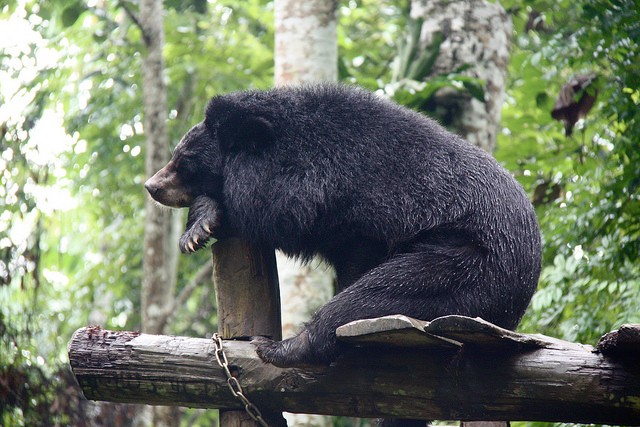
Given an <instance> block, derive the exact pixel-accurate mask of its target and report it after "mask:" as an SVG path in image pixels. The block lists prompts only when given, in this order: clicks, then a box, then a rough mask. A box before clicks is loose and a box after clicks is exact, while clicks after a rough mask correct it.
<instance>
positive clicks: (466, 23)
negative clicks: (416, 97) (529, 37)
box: [411, 0, 513, 152]
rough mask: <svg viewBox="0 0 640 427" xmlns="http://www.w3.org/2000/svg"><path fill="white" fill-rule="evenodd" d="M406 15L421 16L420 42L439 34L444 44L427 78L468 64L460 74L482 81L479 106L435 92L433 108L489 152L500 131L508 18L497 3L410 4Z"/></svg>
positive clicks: (416, 0)
mask: <svg viewBox="0 0 640 427" xmlns="http://www.w3.org/2000/svg"><path fill="white" fill-rule="evenodd" d="M411 16H412V17H413V18H422V19H424V23H423V26H422V40H421V42H422V43H424V45H425V46H428V45H430V44H431V43H432V41H433V37H434V34H435V33H437V32H441V33H442V34H443V35H444V41H443V42H442V44H441V45H440V55H439V56H438V59H437V60H436V63H435V65H434V67H433V71H432V74H442V73H450V72H453V71H455V70H456V69H458V68H459V67H461V66H463V65H467V64H468V65H471V67H470V68H469V69H468V70H466V71H465V72H464V73H465V74H467V75H469V76H472V77H477V78H480V79H482V80H484V81H485V83H486V85H485V94H484V97H485V102H484V103H483V102H481V101H479V100H477V99H475V98H472V97H470V96H465V97H460V96H459V93H458V92H457V91H454V90H449V91H440V93H439V94H438V95H437V101H436V102H437V104H438V108H446V109H447V110H448V111H447V112H446V113H445V115H446V116H447V117H449V118H451V122H446V121H445V123H444V124H445V125H446V126H447V127H448V128H449V129H451V130H452V131H454V132H457V133H458V134H459V135H461V136H462V137H464V138H465V139H467V140H468V141H469V142H471V143H472V144H474V145H477V146H479V147H481V148H483V149H484V150H486V151H488V152H493V150H494V148H495V145H496V136H497V133H498V132H499V129H500V116H501V109H502V101H503V99H504V92H505V79H506V74H507V67H508V65H509V46H510V40H511V33H512V29H513V26H512V23H511V18H510V17H509V15H507V13H506V12H505V10H504V9H503V8H502V7H501V6H500V4H499V3H497V2H489V1H486V0H469V1H464V2H463V1H450V0H412V2H411Z"/></svg>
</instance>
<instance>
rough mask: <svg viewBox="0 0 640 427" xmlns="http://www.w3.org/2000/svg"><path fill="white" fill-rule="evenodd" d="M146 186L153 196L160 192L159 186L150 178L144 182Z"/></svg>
mask: <svg viewBox="0 0 640 427" xmlns="http://www.w3.org/2000/svg"><path fill="white" fill-rule="evenodd" d="M144 188H146V189H147V191H148V192H149V194H151V196H152V197H153V196H154V195H155V194H156V193H157V192H158V188H159V187H158V186H157V185H156V184H155V183H154V182H153V181H152V179H151V178H150V179H148V180H147V182H145V183H144Z"/></svg>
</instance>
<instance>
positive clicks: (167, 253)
mask: <svg viewBox="0 0 640 427" xmlns="http://www.w3.org/2000/svg"><path fill="white" fill-rule="evenodd" d="M139 25H140V29H141V31H142V38H143V40H144V43H145V48H146V52H145V55H144V57H143V63H142V75H143V79H142V91H143V104H144V132H145V135H146V165H145V173H146V175H147V176H151V175H153V174H154V173H155V172H156V171H157V170H158V169H160V168H161V167H163V166H164V165H165V164H166V163H167V162H168V161H169V137H168V133H167V128H166V121H167V94H166V86H165V83H164V60H163V57H162V48H163V45H164V29H163V12H162V1H160V0H142V1H141V2H140V16H139ZM145 213H146V217H145V227H144V254H143V275H142V277H143V279H142V307H141V310H142V331H144V332H146V333H150V334H161V333H163V332H164V330H165V325H166V318H167V315H166V313H167V307H170V306H172V304H173V298H174V288H175V265H172V264H174V263H175V262H176V257H175V251H176V249H175V248H177V245H173V246H172V245H171V243H172V242H173V240H174V239H172V235H173V232H172V231H173V230H172V221H171V211H168V210H166V209H164V210H163V209H160V208H158V206H157V205H156V204H155V203H154V202H153V201H152V200H151V199H150V198H147V200H146V204H145ZM173 243H175V242H173ZM172 252H174V253H173V254H172ZM152 423H153V425H155V426H176V425H179V412H178V411H177V408H154V410H153V416H152Z"/></svg>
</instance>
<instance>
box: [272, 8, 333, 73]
mask: <svg viewBox="0 0 640 427" xmlns="http://www.w3.org/2000/svg"><path fill="white" fill-rule="evenodd" d="M275 20H276V23H275V24H276V25H275V80H276V85H283V84H288V83H298V82H313V81H336V80H337V78H338V41H337V40H338V39H337V32H336V27H337V23H338V1H337V0H309V1H297V0H276V2H275Z"/></svg>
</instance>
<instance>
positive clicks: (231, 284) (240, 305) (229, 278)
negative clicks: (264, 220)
mask: <svg viewBox="0 0 640 427" xmlns="http://www.w3.org/2000/svg"><path fill="white" fill-rule="evenodd" d="M211 253H212V255H213V281H214V284H215V287H216V302H217V307H218V333H219V334H220V336H221V337H222V338H223V339H227V340H229V339H245V340H246V339H249V338H251V337H252V336H254V335H264V336H268V337H271V338H273V339H276V340H280V339H282V330H281V320H280V290H279V288H278V272H277V269H276V259H275V253H274V252H273V251H269V250H266V249H263V248H258V247H255V246H252V245H250V244H249V243H247V242H246V241H244V240H242V239H240V238H237V237H232V238H228V239H224V240H219V241H217V242H216V243H214V244H213V245H212V247H211ZM238 380H239V381H240V384H242V377H241V376H240V377H238ZM247 397H248V398H249V400H251V396H250V395H249V396H247ZM259 409H260V408H259ZM262 415H263V418H265V419H266V420H268V422H269V424H270V425H286V422H285V421H284V418H283V417H282V414H277V413H263V414H262ZM220 426H221V427H257V426H259V424H258V423H257V422H255V421H254V420H253V419H252V418H251V417H250V416H249V415H248V414H247V413H246V412H245V411H227V410H221V411H220Z"/></svg>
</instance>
